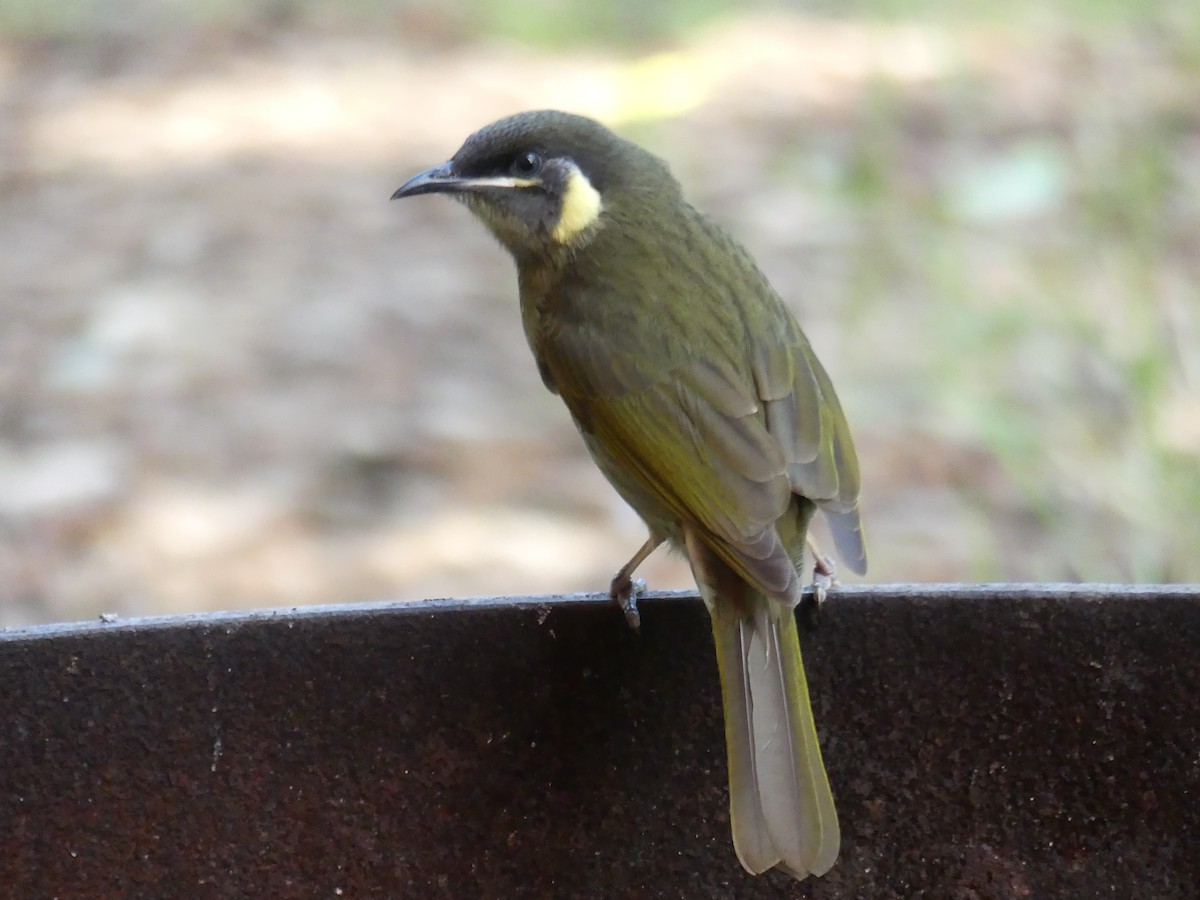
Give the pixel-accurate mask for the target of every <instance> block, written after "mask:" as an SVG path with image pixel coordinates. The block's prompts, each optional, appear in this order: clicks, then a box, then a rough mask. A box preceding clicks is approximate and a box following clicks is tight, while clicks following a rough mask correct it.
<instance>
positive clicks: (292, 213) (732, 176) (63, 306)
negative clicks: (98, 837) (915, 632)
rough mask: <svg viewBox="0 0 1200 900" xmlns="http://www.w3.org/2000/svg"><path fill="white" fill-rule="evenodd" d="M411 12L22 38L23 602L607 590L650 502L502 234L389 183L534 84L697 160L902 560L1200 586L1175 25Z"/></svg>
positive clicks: (0, 289)
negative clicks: (640, 19)
mask: <svg viewBox="0 0 1200 900" xmlns="http://www.w3.org/2000/svg"><path fill="white" fill-rule="evenodd" d="M408 27H409V26H408V25H405V26H404V27H401V26H398V25H397V26H393V27H391V28H389V29H386V30H381V31H380V32H379V33H365V32H363V33H357V34H345V33H332V34H321V33H314V32H313V31H312V30H311V29H296V30H291V31H284V32H282V33H280V32H276V31H261V30H254V29H248V30H240V31H239V30H233V31H229V30H223V29H219V28H208V29H204V28H197V29H194V30H190V31H188V32H186V33H180V34H175V35H172V36H171V39H170V40H163V41H157V42H151V43H144V42H140V41H137V40H133V39H129V38H113V37H109V38H106V39H104V40H96V41H91V42H89V41H73V42H72V41H52V40H44V39H33V38H21V39H15V38H10V39H9V40H7V42H4V43H0V624H18V623H26V622H35V621H49V620H64V619H75V618H82V617H90V616H94V615H98V614H100V613H101V612H107V611H112V612H117V613H119V614H121V615H136V614H146V613H161V612H168V611H184V610H205V609H219V608H233V607H242V606H277V605H293V604H302V603H332V602H342V601H353V600H369V599H381V598H392V597H408V598H425V597H445V596H464V595H498V594H511V593H520V594H529V593H543V592H561V591H578V590H595V589H601V588H603V587H605V586H606V585H607V583H608V579H609V578H610V577H611V575H612V572H613V571H614V569H615V568H616V567H617V566H618V565H619V564H620V563H622V562H623V561H624V560H625V559H626V558H627V557H628V556H629V555H630V554H631V553H632V551H633V550H634V549H635V548H636V547H637V546H638V545H639V544H640V543H641V541H642V539H643V533H642V529H641V526H640V523H639V522H638V520H637V518H636V517H635V516H634V515H633V513H632V512H630V511H629V510H627V509H626V508H624V507H623V505H622V504H621V502H620V501H619V500H618V499H617V498H616V496H615V495H614V494H613V492H612V491H611V489H609V488H608V486H607V485H606V484H605V482H604V481H603V479H602V478H601V476H600V475H599V474H597V473H596V472H595V471H594V470H593V468H592V466H591V463H590V462H589V460H588V459H587V457H586V455H585V453H584V451H583V449H582V447H581V444H580V442H579V440H578V437H577V436H576V435H575V433H574V430H573V428H572V426H571V425H570V422H569V420H568V418H567V416H566V413H565V411H564V410H563V409H562V408H561V407H560V405H559V401H558V400H557V399H556V398H554V397H552V396H551V395H549V394H548V393H546V392H545V391H544V390H543V388H542V386H541V384H540V381H539V379H538V377H537V373H536V371H535V369H534V367H533V364H532V361H531V360H530V358H529V355H528V350H527V349H526V347H525V344H524V339H523V336H522V334H521V331H520V324H519V321H518V315H517V310H516V286H515V279H514V275H513V272H512V267H511V263H510V262H509V261H508V260H507V258H506V257H505V256H504V254H503V253H502V252H501V250H500V249H499V248H498V247H496V246H495V245H494V244H493V243H492V242H491V240H490V239H489V238H488V237H487V236H486V235H485V234H484V232H483V230H482V229H481V228H480V227H479V226H478V225H476V224H475V223H474V222H472V221H470V219H469V217H468V215H467V213H466V212H465V211H464V210H463V209H461V208H459V207H457V206H456V205H454V204H451V203H448V202H445V201H444V200H443V199H441V198H427V199H421V200H413V201H406V202H405V203H402V204H399V203H397V204H389V203H388V197H389V195H390V194H391V192H392V190H393V189H394V188H395V187H396V186H398V185H399V184H400V183H401V182H402V181H403V180H404V179H406V178H407V177H408V176H409V175H411V174H413V173H414V172H415V171H417V170H418V169H420V168H423V167H425V166H428V165H431V164H434V163H437V162H440V161H442V160H443V159H445V158H446V157H448V156H449V155H450V154H451V153H452V152H453V151H454V150H455V149H456V147H457V146H458V144H459V143H460V142H461V140H462V139H463V138H464V137H465V136H466V135H467V134H468V133H469V132H471V131H472V130H474V129H475V128H476V127H478V126H480V125H482V124H485V123H486V122H488V121H491V120H492V119H495V118H497V117H499V116H500V115H503V114H507V113H509V112H512V111H515V110H518V109H522V108H534V107H542V106H556V107H563V108H570V109H573V110H576V111H580V112H585V113H589V114H592V115H596V116H598V117H601V118H603V119H605V120H606V121H608V122H610V123H611V124H613V125H614V127H617V128H618V129H619V130H621V131H623V132H625V133H626V134H628V135H629V136H631V137H633V138H634V139H636V140H639V141H641V142H643V143H645V144H647V145H648V146H650V147H652V148H653V149H654V150H655V151H656V152H658V153H659V154H660V155H662V156H664V157H665V158H667V159H668V160H669V161H670V162H671V163H672V165H673V167H674V168H675V171H676V173H677V174H678V176H679V177H680V179H681V181H682V182H683V183H684V185H685V189H686V190H687V192H688V194H689V195H690V197H691V198H692V199H693V201H694V202H695V203H696V204H697V205H699V206H701V207H702V208H705V209H707V210H709V211H710V212H712V213H713V214H714V215H716V216H717V217H718V218H719V219H720V220H722V221H723V222H724V223H725V224H726V225H727V226H728V227H729V228H730V229H731V230H732V231H733V232H734V233H735V234H737V235H738V236H739V237H740V238H741V239H742V240H743V241H744V242H745V243H746V244H747V245H748V246H749V247H750V248H751V250H752V251H753V252H754V253H755V255H756V256H757V257H758V258H759V260H760V262H761V264H762V266H763V268H764V270H765V271H766V272H767V274H768V275H769V276H770V277H771V279H772V281H773V283H774V284H775V285H776V286H777V288H778V289H779V290H780V293H781V294H782V295H783V296H784V297H785V299H786V300H787V301H788V302H789V303H790V304H791V305H792V306H793V308H794V309H795V310H796V312H797V315H798V317H799V318H800V321H801V322H802V324H803V325H804V327H805V329H806V331H807V333H808V335H809V337H810V338H811V340H812V342H813V344H814V345H815V347H816V349H817V352H818V354H819V355H820V356H821V358H822V359H823V361H824V362H825V363H826V365H827V368H828V369H829V370H830V372H831V374H832V377H833V380H834V383H835V384H836V385H837V387H838V390H839V394H840V396H841V397H842V400H843V404H844V406H845V407H846V409H847V413H848V416H849V418H850V422H851V425H852V428H853V430H854V433H855V437H856V440H857V444H858V447H859V453H860V457H861V462H862V469H863V473H864V476H863V479H864V485H865V487H864V499H863V503H864V514H865V520H866V523H867V527H868V534H869V538H870V541H871V553H872V567H871V572H870V576H869V577H870V579H871V580H875V581H887V582H893V581H910V580H912V581H923V580H930V581H935V580H936V581H942V580H964V581H975V580H1073V579H1083V580H1132V579H1142V580H1200V562H1197V559H1198V557H1200V554H1196V553H1195V552H1194V551H1195V550H1196V549H1197V546H1200V526H1197V525H1196V524H1195V522H1194V519H1195V518H1196V516H1195V508H1196V507H1195V504H1196V503H1198V502H1200V475H1198V474H1197V473H1198V472H1200V401H1198V400H1197V397H1196V394H1197V384H1198V383H1200V331H1198V322H1197V320H1198V318H1200V313H1198V310H1200V302H1198V297H1197V285H1198V284H1200V277H1198V276H1200V262H1198V260H1200V227H1198V224H1197V223H1198V221H1200V219H1198V218H1197V210H1200V175H1198V174H1197V171H1196V167H1195V160H1197V159H1200V125H1198V121H1197V119H1198V115H1200V107H1197V106H1196V104H1195V102H1194V101H1195V97H1196V96H1198V94H1197V88H1198V87H1200V73H1198V69H1200V66H1198V65H1197V63H1196V62H1195V59H1196V57H1195V56H1192V57H1186V56H1184V55H1182V54H1180V55H1177V56H1172V55H1171V54H1170V53H1169V52H1167V51H1168V50H1170V48H1171V47H1172V46H1174V45H1172V44H1171V35H1170V34H1169V33H1165V34H1156V35H1144V34H1140V33H1139V34H1134V35H1116V36H1115V37H1114V36H1109V37H1104V38H1097V39H1095V40H1092V39H1087V40H1085V39H1082V38H1079V37H1078V36H1076V35H1073V34H1071V33H1069V32H1068V33H1058V32H1054V31H1051V32H1050V33H1048V34H1041V35H1039V36H1037V38H1036V39H1032V38H1029V37H1027V36H1023V35H1021V34H1018V33H1015V32H1011V31H1006V30H1004V29H1000V28H996V27H990V26H989V27H983V26H980V27H978V28H969V27H966V26H962V27H957V28H955V29H953V30H946V29H942V30H939V29H931V28H922V27H917V26H902V25H890V26H877V25H870V26H868V25H861V24H855V23H854V22H851V21H842V22H826V21H819V20H810V19H803V18H797V17H782V16H778V15H776V16H766V17H764V16H756V17H747V18H739V19H733V20H723V21H721V22H719V23H714V24H713V25H712V26H711V27H709V28H707V29H704V30H702V31H700V32H698V33H696V34H695V35H694V37H692V38H690V39H688V40H687V41H686V42H682V43H681V44H680V45H679V46H678V47H673V48H667V49H665V50H664V51H663V52H658V53H645V54H631V53H624V54H622V53H618V52H616V51H611V52H604V51H600V50H596V49H591V50H587V51H579V52H570V53H565V52H560V53H549V52H543V51H535V50H532V49H529V48H527V47H522V46H520V45H516V44H512V43H504V42H499V41H479V40H470V41H460V40H457V39H447V40H445V41H444V42H442V43H439V44H438V45H437V46H436V47H435V48H434V49H429V47H430V44H429V40H428V33H421V32H420V31H419V29H416V27H415V26H412V29H410V30H406V29H408ZM1164 47H1165V48H1167V49H1166V50H1164ZM1130 73H1134V74H1133V75H1131V74H1130ZM1189 98H1190V99H1189ZM1151 134H1152V135H1153V136H1154V141H1153V147H1151V148H1150V149H1147V147H1149V138H1148V137H1146V136H1147V135H1151ZM1143 138H1145V140H1143ZM1151 149H1154V153H1153V154H1152V153H1151ZM1143 151H1144V152H1143ZM1113 173H1118V174H1121V175H1128V177H1129V181H1130V183H1131V184H1132V187H1130V188H1128V193H1121V191H1122V190H1125V188H1123V187H1122V186H1121V185H1123V184H1124V183H1125V182H1124V181H1122V180H1120V179H1114V177H1113ZM1106 191H1107V193H1106ZM1110 195H1111V196H1110ZM1147 198H1149V199H1147ZM1105 204H1107V205H1105ZM1126 220H1128V222H1127V221H1126ZM1122 223H1126V224H1122ZM643 574H644V575H645V576H646V577H647V578H648V580H649V581H650V583H651V584H652V585H653V586H655V587H673V586H687V585H689V584H690V583H691V582H690V576H689V574H688V572H687V569H686V566H685V565H684V564H683V563H682V562H681V561H680V560H678V559H673V558H672V557H670V556H669V555H668V554H666V553H663V552H660V554H658V555H656V556H655V557H654V558H653V559H652V561H651V562H650V563H649V564H647V566H646V567H645V569H644V571H643Z"/></svg>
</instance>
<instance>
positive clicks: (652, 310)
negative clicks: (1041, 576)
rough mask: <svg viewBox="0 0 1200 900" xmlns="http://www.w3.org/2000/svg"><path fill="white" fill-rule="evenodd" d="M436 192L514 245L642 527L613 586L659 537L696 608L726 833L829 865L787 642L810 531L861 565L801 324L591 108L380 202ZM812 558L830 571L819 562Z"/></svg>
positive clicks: (842, 436)
mask: <svg viewBox="0 0 1200 900" xmlns="http://www.w3.org/2000/svg"><path fill="white" fill-rule="evenodd" d="M423 194H446V195H449V196H451V197H453V198H455V199H457V200H458V201H461V202H462V203H463V204H465V205H466V207H467V208H468V209H469V210H470V211H471V212H472V213H473V214H474V215H475V217H476V218H478V219H479V220H480V221H481V222H482V223H483V225H484V226H486V228H487V229H488V230H489V231H490V232H491V233H492V235H493V236H494V237H495V238H496V239H497V240H498V241H499V243H500V244H501V245H502V246H503V247H504V248H505V249H507V251H508V252H509V253H510V254H511V256H512V258H513V260H514V262H515V265H516V270H517V284H518V289H519V294H520V311H521V320H522V324H523V327H524V332H525V336H526V338H527V340H528V343H529V347H530V349H531V350H532V352H533V357H534V360H535V362H536V364H537V369H538V372H539V373H540V375H541V378H542V381H543V382H544V384H545V386H546V387H547V388H548V389H549V390H550V391H551V392H553V393H555V394H557V395H558V396H559V397H560V398H561V399H562V401H563V402H564V403H565V404H566V407H567V409H568V411H569V412H570V415H571V417H572V419H573V420H574V424H575V425H576V427H577V428H578V430H579V433H580V435H581V436H582V438H583V442H584V444H585V445H586V447H587V450H588V452H589V453H590V455H591V457H592V459H593V460H594V461H595V463H596V465H597V466H598V467H599V469H600V470H601V472H602V473H603V474H604V475H605V476H606V477H607V479H608V481H609V482H610V483H611V484H612V486H613V487H614V488H615V489H616V491H617V493H618V494H620V496H621V497H622V498H624V500H625V501H626V502H627V503H628V504H629V505H630V506H631V507H632V508H633V509H634V510H635V511H636V512H637V513H638V515H639V516H640V517H641V519H642V520H643V522H644V523H645V525H646V527H647V530H648V533H649V536H648V538H647V540H646V542H645V544H643V545H642V547H641V548H640V549H639V550H638V551H637V553H635V554H634V555H633V557H632V558H631V559H630V560H629V562H628V563H626V564H625V565H624V566H622V567H621V569H620V570H619V571H618V572H617V574H616V576H615V577H614V578H613V581H612V584H611V587H610V593H611V595H612V597H613V599H614V601H616V602H617V603H618V604H619V605H620V606H621V608H622V609H623V610H625V612H626V616H627V617H628V618H629V620H630V623H631V624H633V625H636V624H637V622H638V616H637V611H636V594H637V593H638V591H639V590H640V589H641V587H642V585H641V584H640V583H637V582H634V580H633V573H634V571H635V570H636V569H637V567H638V566H639V565H640V564H641V563H642V562H643V561H644V560H645V559H646V557H648V556H649V555H650V554H651V553H652V552H653V551H654V550H655V549H656V548H657V547H659V546H660V545H661V544H663V543H667V544H668V545H670V546H671V547H673V548H674V549H676V550H678V551H681V552H682V553H683V554H684V555H685V556H686V557H687V560H688V562H689V564H690V566H691V570H692V573H693V575H694V577H695V580H696V583H697V586H698V588H699V591H700V594H701V597H702V598H703V600H704V604H705V606H706V607H707V609H708V612H709V615H710V618H711V622H712V631H713V639H714V645H715V648H716V654H717V663H718V670H719V673H720V680H721V695H722V702H723V708H724V722H725V743H726V754H727V762H728V775H729V811H730V821H731V827H732V832H733V844H734V850H735V852H736V855H737V858H738V860H739V861H740V863H741V864H742V866H743V867H744V868H745V869H746V871H748V872H749V873H751V874H753V875H757V874H761V873H762V872H765V871H767V870H769V869H772V868H775V867H778V868H780V869H782V870H783V871H785V872H787V873H789V874H790V875H792V876H793V877H795V878H798V879H803V878H806V877H807V876H809V875H816V876H819V875H823V874H825V873H826V872H827V871H829V869H830V868H831V867H832V866H833V865H834V862H835V861H836V859H837V855H838V852H839V848H840V843H841V839H840V831H839V825H838V817H837V811H836V808H835V806H834V799H833V794H832V791H831V789H830V786H829V781H828V778H827V776H826V773H825V766H824V762H823V761H822V758H821V750H820V745H819V741H818V736H817V730H816V725H815V723H814V720H813V714H812V710H811V706H810V701H809V694H808V687H807V683H806V680H805V674H804V666H803V663H802V660H801V656H800V644H799V637H798V632H797V624H796V615H795V609H796V607H797V605H798V603H799V601H800V599H801V596H802V590H803V585H802V578H803V576H802V572H803V567H804V560H805V548H806V543H807V542H808V527H809V523H810V521H811V520H812V518H813V516H814V514H815V513H816V511H817V510H818V509H819V510H821V512H822V513H823V515H824V516H825V517H826V519H827V520H828V524H829V529H830V532H831V534H832V537H833V540H834V544H835V546H836V548H837V551H838V555H839V556H840V557H841V559H842V561H843V562H844V563H845V564H846V565H847V566H848V567H849V568H850V569H851V570H852V571H854V572H857V573H860V574H863V573H865V572H866V565H867V554H866V544H865V540H864V535H863V527H862V522H861V518H860V514H859V482H860V477H859V466H858V460H857V456H856V454H855V450H854V446H853V443H852V441H851V437H850V430H849V426H848V424H847V422H846V417H845V415H844V414H843V411H842V407H841V405H840V403H839V402H838V399H837V396H836V395H835V394H834V390H833V385H832V383H831V382H830V379H829V376H828V374H827V373H826V371H825V369H824V368H823V367H822V365H821V364H820V363H819V362H818V361H817V357H816V355H815V354H814V352H813V349H812V347H811V345H810V344H809V342H808V339H807V338H806V337H805V335H804V333H803V332H802V331H801V329H800V326H799V324H798V323H797V321H796V319H795V317H794V316H793V315H792V313H791V312H790V311H789V310H788V308H787V306H786V305H785V304H784V302H783V300H782V299H781V298H780V296H779V294H778V293H776V291H775V290H774V289H773V288H772V287H771V285H770V284H769V283H768V281H767V279H766V277H765V276H764V275H763V274H762V272H761V271H760V270H759V268H758V266H757V265H756V264H755V262H754V260H753V259H752V257H751V255H750V253H749V252H748V251H747V250H745V249H744V248H743V247H742V245H741V244H739V243H738V242H737V241H735V240H734V239H733V238H732V237H731V236H730V235H729V234H728V233H727V232H726V231H725V230H724V229H723V228H722V227H720V226H719V225H718V224H717V223H716V222H715V221H714V220H713V219H711V218H709V217H708V216H707V215H705V214H703V213H701V212H700V211H698V210H697V209H696V208H695V207H693V206H692V205H691V204H690V203H688V202H687V200H686V199H685V198H684V196H683V192H682V188H681V187H680V184H679V182H678V181H677V180H676V179H675V177H674V176H673V175H672V173H671V170H670V168H669V166H668V164H667V163H666V162H664V161H663V160H662V159H660V158H659V157H657V156H655V155H654V154H652V153H650V152H649V151H647V150H645V149H643V148H642V147H640V146H639V145H637V144H635V143H633V142H631V141H628V140H626V139H624V138H622V137H620V136H619V135H617V134H616V133H615V132H613V131H612V130H610V129H609V128H607V127H606V126H604V125H603V124H601V123H599V122H597V121H595V120H593V119H590V118H587V117H584V116H580V115H575V114H572V113H567V112H561V111H556V110H538V111H530V112H521V113H517V114H515V115H512V116H509V117H507V118H503V119H500V120H499V121H496V122H493V123H492V124H490V125H487V126H485V127H483V128H481V129H479V130H478V131H476V132H475V133H474V134H472V135H471V136H470V137H468V138H467V139H466V141H465V142H464V143H463V145H462V146H461V148H460V149H459V150H458V151H457V152H456V153H455V154H454V155H453V156H452V157H451V158H450V159H449V160H448V161H447V162H445V163H443V164H441V165H438V166H435V167H433V168H430V169H427V170H425V171H423V172H420V173H419V174H417V175H415V176H414V177H412V178H410V179H409V180H408V181H407V182H405V183H404V184H403V185H402V186H401V187H399V188H398V189H397V190H396V191H395V193H394V194H393V195H392V199H399V198H406V197H414V196H418V195H423ZM816 573H817V576H818V581H817V582H814V584H821V583H822V582H821V576H822V575H824V576H826V577H825V581H824V582H823V583H828V581H829V578H828V576H829V575H830V568H829V561H828V560H827V559H826V558H824V557H822V556H820V555H819V554H818V556H817V566H816Z"/></svg>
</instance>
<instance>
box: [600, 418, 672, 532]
mask: <svg viewBox="0 0 1200 900" xmlns="http://www.w3.org/2000/svg"><path fill="white" fill-rule="evenodd" d="M576 426H577V427H578V423H576ZM579 433H580V435H581V436H582V437H583V443H584V446H586V447H587V450H588V453H590V454H591V457H592V460H593V461H594V462H595V463H596V468H598V469H599V470H600V471H601V472H602V473H603V474H604V477H605V478H607V479H608V483H609V484H611V485H612V486H613V488H614V489H615V490H616V492H617V493H618V494H620V495H621V499H622V500H624V501H625V502H626V503H628V504H629V505H630V506H631V507H633V511H634V512H636V513H637V514H638V515H639V516H641V518H642V521H643V522H645V523H646V527H647V528H649V529H650V531H651V532H652V533H653V534H655V535H657V536H658V537H661V538H665V539H666V540H669V541H671V542H672V543H673V544H677V545H679V546H682V543H681V542H682V533H681V531H680V528H679V522H678V521H677V520H676V518H675V516H673V515H672V514H671V511H670V510H669V509H667V508H666V507H665V506H664V505H663V504H662V503H661V502H660V501H659V500H658V498H657V497H655V496H654V495H653V494H652V493H650V492H649V491H647V490H645V489H644V488H643V487H642V486H641V485H640V484H639V483H638V481H637V479H636V478H634V477H633V476H631V475H630V474H629V473H628V472H627V471H625V469H624V468H623V467H622V465H621V463H620V462H619V461H618V460H617V459H616V458H615V457H614V456H613V455H612V454H611V453H609V452H608V450H607V449H605V447H604V445H603V444H601V443H600V442H599V441H597V440H596V439H595V437H594V436H593V435H591V434H589V433H588V432H587V431H585V430H584V429H583V428H580V429H579Z"/></svg>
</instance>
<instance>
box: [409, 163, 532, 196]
mask: <svg viewBox="0 0 1200 900" xmlns="http://www.w3.org/2000/svg"><path fill="white" fill-rule="evenodd" d="M537 184H538V182H537V181H536V180H535V179H533V178H513V177H511V176H508V175H488V176H486V177H483V178H466V177H462V176H460V175H456V174H455V172H454V165H453V163H449V162H446V163H442V164H441V165H440V166H434V167H433V168H432V169H426V170H425V171H424V172H421V173H420V174H419V175H414V176H413V177H412V178H410V179H408V181H406V182H404V184H402V185H400V187H398V188H396V192H395V193H394V194H392V199H393V200H399V199H400V198H401V197H415V196H417V195H418V194H461V193H466V192H468V191H481V190H487V189H495V188H500V189H502V190H503V189H507V190H515V189H516V188H526V187H536V186H537Z"/></svg>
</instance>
